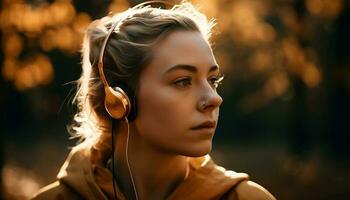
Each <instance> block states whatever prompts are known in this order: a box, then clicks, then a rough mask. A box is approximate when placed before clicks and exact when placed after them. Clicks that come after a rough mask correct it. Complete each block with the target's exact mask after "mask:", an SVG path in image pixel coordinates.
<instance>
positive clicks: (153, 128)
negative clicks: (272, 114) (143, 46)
mask: <svg viewBox="0 0 350 200" xmlns="http://www.w3.org/2000/svg"><path fill="white" fill-rule="evenodd" d="M179 65H182V66H179ZM219 73H220V72H219V67H218V65H217V63H216V60H215V57H214V55H213V52H212V49H211V48H210V46H209V45H208V43H207V42H206V41H205V40H204V39H203V37H202V35H201V34H200V33H198V32H192V31H174V32H172V33H170V34H169V35H168V36H167V37H166V38H164V39H163V40H162V41H160V42H159V43H158V44H157V45H156V47H155V48H154V49H153V59H152V61H151V62H150V64H149V65H147V66H145V68H144V69H143V71H142V72H141V75H140V80H139V84H140V85H139V90H138V94H137V98H138V116H137V118H136V119H135V121H134V122H132V123H130V139H129V152H128V155H129V156H128V157H129V162H130V165H131V170H132V173H133V177H134V181H135V184H136V188H137V193H138V196H139V199H164V198H166V197H167V196H168V195H169V194H170V193H171V192H172V191H173V190H174V189H175V188H176V186H177V185H178V184H179V183H180V182H181V181H182V180H183V179H184V178H186V174H187V172H188V157H198V156H204V155H206V154H208V153H209V152H210V151H211V148H212V138H213V136H214V132H215V128H216V125H215V127H214V128H211V129H201V130H193V129H191V128H193V127H195V126H198V125H200V124H202V123H203V122H206V121H212V122H215V123H216V122H217V119H218V115H219V106H220V105H221V103H222V98H221V97H220V96H219V95H218V94H217V92H216V81H217V79H218V77H219ZM204 102H205V106H203V103H204ZM126 133H127V131H126V125H124V126H121V127H120V130H118V134H117V144H116V146H117V149H116V153H115V155H116V158H115V159H116V163H117V165H116V171H117V172H120V173H119V177H117V179H118V184H119V186H120V187H121V189H122V191H123V192H124V193H125V195H126V196H127V197H129V198H130V197H133V196H134V194H133V188H132V187H131V186H132V183H131V179H130V177H129V176H128V174H129V173H128V169H127V167H126V158H125V149H126V145H125V141H126V139H127V134H126ZM155 169H156V170H155ZM117 176H118V175H117Z"/></svg>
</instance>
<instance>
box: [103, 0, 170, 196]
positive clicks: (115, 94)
mask: <svg viewBox="0 0 350 200" xmlns="http://www.w3.org/2000/svg"><path fill="white" fill-rule="evenodd" d="M147 5H155V6H159V7H163V8H164V7H165V8H168V7H171V6H174V4H172V3H169V2H166V1H146V2H144V3H141V4H139V5H137V6H135V7H133V8H132V9H136V8H140V7H143V6H147ZM122 21H123V18H122V19H120V20H119V21H117V22H115V23H114V24H113V25H112V26H111V27H110V29H109V31H108V33H107V35H106V37H105V39H104V41H103V43H102V47H101V51H100V55H99V60H98V71H99V74H100V78H101V81H102V83H103V86H104V91H105V99H104V105H105V109H106V111H107V112H108V114H109V115H110V116H111V117H112V118H114V119H117V120H121V119H124V121H125V122H126V123H127V141H126V150H125V156H126V162H127V166H128V170H129V175H130V177H131V182H132V185H133V189H134V195H135V198H136V200H138V194H137V190H136V186H135V182H134V179H133V176H132V172H131V169H130V164H129V159H128V144H129V121H133V120H134V119H135V118H136V114H137V112H136V98H135V95H130V97H132V98H131V100H132V104H131V101H130V98H129V96H128V94H134V93H133V91H132V90H131V88H130V87H128V85H127V84H126V83H124V82H120V83H118V85H119V86H117V87H113V88H112V87H111V86H110V85H109V84H108V81H107V79H106V76H105V74H104V71H103V57H104V54H105V49H106V46H107V43H108V40H109V38H110V36H111V34H112V33H113V31H114V29H115V28H116V27H117V26H118V25H119V24H120V23H121V22H122ZM123 88H124V90H123ZM128 118H129V120H128ZM114 123H115V122H114V120H112V175H113V181H112V183H113V192H114V198H115V199H117V194H116V189H115V180H114V179H115V173H114V167H115V165H114V149H115V144H114Z"/></svg>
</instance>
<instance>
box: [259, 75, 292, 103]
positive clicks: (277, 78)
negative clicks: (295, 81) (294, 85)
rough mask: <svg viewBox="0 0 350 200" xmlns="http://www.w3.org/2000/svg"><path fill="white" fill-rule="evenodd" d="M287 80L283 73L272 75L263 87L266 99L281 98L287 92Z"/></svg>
mask: <svg viewBox="0 0 350 200" xmlns="http://www.w3.org/2000/svg"><path fill="white" fill-rule="evenodd" d="M288 87H289V80H288V77H287V75H286V74H285V73H282V72H277V73H275V74H273V75H272V76H271V77H270V78H269V79H268V80H267V81H266V83H265V85H264V94H265V97H266V98H268V99H273V98H275V97H279V96H281V95H282V94H283V93H285V92H286V91H287V89H288Z"/></svg>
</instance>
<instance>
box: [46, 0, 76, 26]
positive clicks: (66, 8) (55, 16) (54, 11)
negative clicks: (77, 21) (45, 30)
mask: <svg viewBox="0 0 350 200" xmlns="http://www.w3.org/2000/svg"><path fill="white" fill-rule="evenodd" d="M49 10H50V13H51V17H52V20H53V23H54V24H56V25H62V24H68V23H70V22H72V21H73V19H74V16H75V8H74V7H73V5H72V4H71V3H70V1H69V0H59V1H55V2H54V3H52V4H51V5H50V7H49Z"/></svg>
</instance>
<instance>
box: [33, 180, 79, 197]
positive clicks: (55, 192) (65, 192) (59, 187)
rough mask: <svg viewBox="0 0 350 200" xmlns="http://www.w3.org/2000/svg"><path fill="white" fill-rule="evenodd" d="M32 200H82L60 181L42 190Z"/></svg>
mask: <svg viewBox="0 0 350 200" xmlns="http://www.w3.org/2000/svg"><path fill="white" fill-rule="evenodd" d="M31 199H32V200H47V199H62V200H65V199H67V200H68V199H72V200H78V199H82V198H81V197H80V196H79V195H78V194H77V193H76V192H74V191H73V190H72V189H71V188H70V187H68V186H67V185H65V184H64V183H62V182H60V181H56V182H54V183H51V184H49V185H47V186H45V187H43V188H42V189H40V190H39V191H38V192H37V193H36V194H35V195H34V196H33V197H32V198H31Z"/></svg>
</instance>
